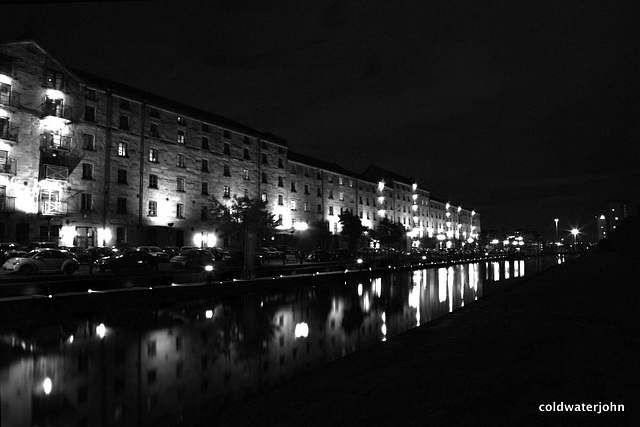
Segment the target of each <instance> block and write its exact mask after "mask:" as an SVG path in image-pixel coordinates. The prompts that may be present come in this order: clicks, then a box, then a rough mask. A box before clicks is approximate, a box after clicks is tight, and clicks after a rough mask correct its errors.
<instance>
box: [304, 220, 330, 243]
mask: <svg viewBox="0 0 640 427" xmlns="http://www.w3.org/2000/svg"><path fill="white" fill-rule="evenodd" d="M307 232H308V233H309V237H310V238H311V240H312V241H313V242H314V243H315V245H316V247H318V248H322V249H326V248H327V245H328V241H329V239H330V238H331V232H330V231H329V224H328V223H327V222H325V221H314V222H312V223H311V224H309V228H308V231H307Z"/></svg>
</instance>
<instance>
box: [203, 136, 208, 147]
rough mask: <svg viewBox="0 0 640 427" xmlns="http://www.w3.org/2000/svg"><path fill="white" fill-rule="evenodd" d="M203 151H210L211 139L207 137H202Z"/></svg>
mask: <svg viewBox="0 0 640 427" xmlns="http://www.w3.org/2000/svg"><path fill="white" fill-rule="evenodd" d="M202 149H203V150H208V149H209V138H207V137H206V136H203V137H202Z"/></svg>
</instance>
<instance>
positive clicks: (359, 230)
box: [339, 211, 368, 251]
mask: <svg viewBox="0 0 640 427" xmlns="http://www.w3.org/2000/svg"><path fill="white" fill-rule="evenodd" d="M339 218H340V224H342V231H341V232H340V234H341V235H342V236H343V237H344V238H345V239H346V240H347V245H348V247H349V250H350V251H355V250H356V249H358V247H357V246H358V240H360V238H361V237H362V234H363V233H364V232H365V231H367V230H368V228H367V227H365V226H363V225H362V221H360V218H359V217H358V216H357V215H353V214H352V213H351V212H350V211H346V212H343V213H341V214H340V216H339Z"/></svg>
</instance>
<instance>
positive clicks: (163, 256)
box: [138, 246, 171, 262]
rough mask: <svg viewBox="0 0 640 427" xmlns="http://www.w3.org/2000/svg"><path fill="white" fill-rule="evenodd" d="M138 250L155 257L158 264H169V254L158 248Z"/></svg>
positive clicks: (141, 247)
mask: <svg viewBox="0 0 640 427" xmlns="http://www.w3.org/2000/svg"><path fill="white" fill-rule="evenodd" d="M138 250H139V251H141V252H146V253H148V254H151V255H153V256H154V257H157V258H158V261H159V262H169V260H170V259H171V257H170V256H169V254H168V253H166V252H164V251H163V250H162V249H160V247H159V246H138Z"/></svg>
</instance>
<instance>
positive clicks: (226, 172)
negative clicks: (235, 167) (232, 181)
mask: <svg viewBox="0 0 640 427" xmlns="http://www.w3.org/2000/svg"><path fill="white" fill-rule="evenodd" d="M223 175H224V176H231V172H230V171H229V165H224V172H223Z"/></svg>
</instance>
